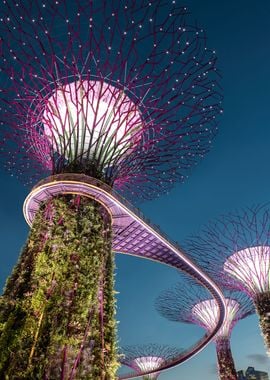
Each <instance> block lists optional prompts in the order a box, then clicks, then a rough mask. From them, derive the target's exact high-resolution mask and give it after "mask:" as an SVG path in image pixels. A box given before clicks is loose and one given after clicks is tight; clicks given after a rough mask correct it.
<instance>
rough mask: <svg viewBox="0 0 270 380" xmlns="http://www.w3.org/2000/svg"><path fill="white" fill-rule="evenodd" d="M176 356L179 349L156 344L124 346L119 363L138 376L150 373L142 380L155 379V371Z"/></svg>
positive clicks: (156, 375) (156, 373)
mask: <svg viewBox="0 0 270 380" xmlns="http://www.w3.org/2000/svg"><path fill="white" fill-rule="evenodd" d="M178 354H179V349H177V348H173V347H169V346H164V345H158V344H144V345H141V346H126V347H124V348H123V355H122V357H121V363H122V364H123V365H126V366H128V367H130V368H132V369H133V370H134V371H136V373H137V374H138V375H140V374H142V373H145V372H150V373H149V375H147V376H143V379H144V380H150V379H157V378H158V376H159V373H158V372H155V371H156V370H158V369H159V368H160V367H161V365H162V364H163V363H165V362H169V361H170V360H171V359H173V358H174V357H176V356H177V355H178Z"/></svg>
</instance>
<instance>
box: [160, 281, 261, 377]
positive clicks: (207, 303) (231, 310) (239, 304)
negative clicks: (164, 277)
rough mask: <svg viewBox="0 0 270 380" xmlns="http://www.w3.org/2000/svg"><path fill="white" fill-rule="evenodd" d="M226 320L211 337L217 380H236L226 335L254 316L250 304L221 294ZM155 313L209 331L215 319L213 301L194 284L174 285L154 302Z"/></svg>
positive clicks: (243, 298) (231, 294) (243, 297)
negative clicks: (215, 355) (243, 320)
mask: <svg viewBox="0 0 270 380" xmlns="http://www.w3.org/2000/svg"><path fill="white" fill-rule="evenodd" d="M225 296H226V298H225V303H226V317H225V320H224V323H223V326H222V328H221V329H220V330H219V331H218V333H217V334H216V336H215V337H214V342H215V346H216V353H217V363H218V370H219V378H220V380H237V373H236V369H235V365H234V360H233V356H232V352H231V347H230V335H231V331H232V329H233V327H234V326H235V324H236V323H237V322H238V321H239V320H240V319H243V318H245V317H247V316H248V315H250V314H252V313H254V311H255V309H254V306H253V303H252V301H251V300H250V298H249V297H247V296H246V295H245V294H243V293H240V292H225ZM156 308H157V310H158V311H159V313H160V314H161V315H162V316H163V317H165V318H167V319H169V320H171V321H176V322H185V323H193V324H196V325H199V326H201V327H202V328H203V329H205V330H206V331H212V329H213V326H214V325H215V324H216V321H217V319H218V317H219V310H218V305H217V302H216V300H214V299H212V298H209V294H207V293H206V291H205V289H204V288H203V287H201V286H198V285H195V284H189V286H187V284H186V285H183V284H182V283H181V284H180V283H179V284H177V285H176V286H175V287H174V288H173V289H172V290H167V291H165V292H163V293H162V294H161V295H160V296H159V297H158V299H157V300H156Z"/></svg>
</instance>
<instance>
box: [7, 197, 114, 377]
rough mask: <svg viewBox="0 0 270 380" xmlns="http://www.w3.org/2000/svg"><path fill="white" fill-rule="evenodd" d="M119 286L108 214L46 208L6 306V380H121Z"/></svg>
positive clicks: (80, 206)
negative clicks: (116, 293) (117, 318)
mask: <svg viewBox="0 0 270 380" xmlns="http://www.w3.org/2000/svg"><path fill="white" fill-rule="evenodd" d="M113 286H114V258H113V256H112V251H111V223H110V218H109V215H108V213H107V211H106V210H105V209H104V208H103V207H102V206H101V205H99V204H97V203H96V202H94V201H93V200H91V199H89V198H85V197H80V196H75V195H66V196H61V197H58V198H54V199H52V200H51V201H50V202H48V203H47V204H44V205H43V206H42V207H41V208H40V210H39V212H38V213H37V214H36V217H35V221H34V223H33V227H32V229H31V232H30V235H29V238H28V241H27V244H26V246H25V248H24V250H23V252H22V254H21V257H20V260H19V262H18V264H17V266H16V267H15V269H14V271H13V273H12V275H11V277H10V278H9V279H8V281H7V284H6V288H5V290H4V293H3V295H2V297H1V300H0V301H1V302H0V347H1V350H0V378H1V379H13V380H19V379H20V380H23V379H27V380H30V379H31V380H34V379H35V380H37V379H50V380H51V379H57V380H58V379H61V380H67V379H68V380H72V379H80V380H81V379H91V380H96V379H103V380H111V379H114V378H115V372H116V369H117V356H116V331H115V320H114V314H115V299H114V290H113Z"/></svg>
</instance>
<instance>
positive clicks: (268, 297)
mask: <svg viewBox="0 0 270 380" xmlns="http://www.w3.org/2000/svg"><path fill="white" fill-rule="evenodd" d="M254 304H255V307H256V310H257V314H258V317H259V322H260V328H261V332H262V336H263V339H264V344H265V346H266V349H267V354H268V356H270V292H265V293H261V294H258V295H257V297H256V298H255V299H254Z"/></svg>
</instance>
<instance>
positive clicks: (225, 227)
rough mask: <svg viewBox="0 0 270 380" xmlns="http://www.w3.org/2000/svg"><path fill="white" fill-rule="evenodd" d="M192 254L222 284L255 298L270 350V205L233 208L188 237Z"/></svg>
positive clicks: (264, 336)
mask: <svg viewBox="0 0 270 380" xmlns="http://www.w3.org/2000/svg"><path fill="white" fill-rule="evenodd" d="M186 248H187V249H188V250H189V252H190V254H192V256H193V257H194V258H196V259H197V261H198V262H199V263H200V264H201V265H202V267H204V268H205V270H206V271H207V272H208V273H209V274H211V276H212V277H213V278H215V279H216V280H217V281H218V282H219V283H220V284H221V285H223V286H225V287H228V288H230V289H236V290H241V291H243V292H245V293H246V294H247V295H248V296H249V297H250V298H251V299H252V300H253V302H254V305H255V308H256V311H257V314H258V317H259V322H260V327H261V332H262V335H263V338H264V342H265V345H266V348H267V351H268V354H269V350H270V208H269V205H268V204H266V205H256V206H252V207H250V208H246V209H242V210H241V211H239V212H232V213H230V214H228V215H224V216H222V217H220V218H219V219H217V220H215V221H213V222H210V223H209V224H208V225H206V226H205V227H204V228H203V229H202V231H201V233H200V234H198V235H194V236H192V237H190V238H189V239H187V243H186Z"/></svg>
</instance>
